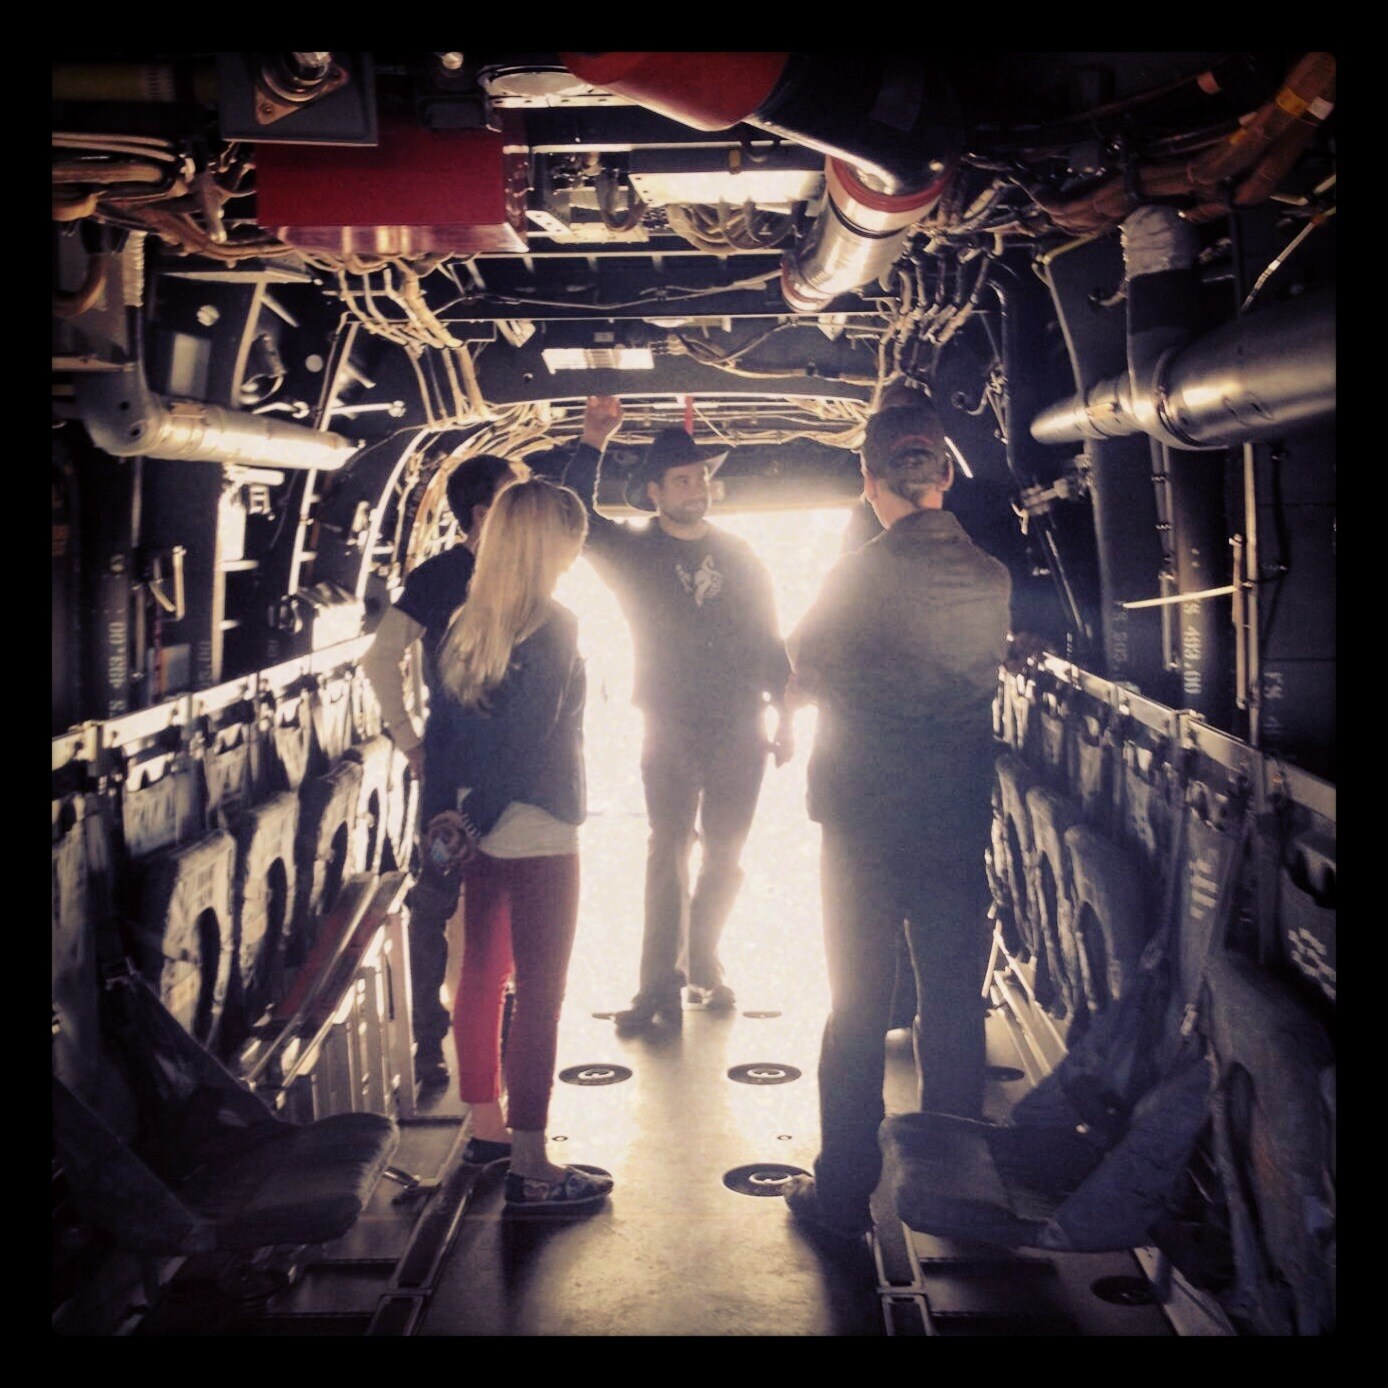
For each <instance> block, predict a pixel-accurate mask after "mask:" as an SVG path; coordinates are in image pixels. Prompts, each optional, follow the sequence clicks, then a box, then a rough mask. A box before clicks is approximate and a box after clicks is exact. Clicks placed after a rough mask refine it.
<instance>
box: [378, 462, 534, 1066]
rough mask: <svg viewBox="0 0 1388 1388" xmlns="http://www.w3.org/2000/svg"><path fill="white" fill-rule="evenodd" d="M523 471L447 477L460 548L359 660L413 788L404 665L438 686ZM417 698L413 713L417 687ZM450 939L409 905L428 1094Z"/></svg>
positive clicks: (417, 576)
mask: <svg viewBox="0 0 1388 1388" xmlns="http://www.w3.org/2000/svg"><path fill="white" fill-rule="evenodd" d="M524 470H525V469H524V466H523V465H521V466H520V467H519V468H518V467H517V465H515V464H512V463H510V462H508V461H507V460H506V459H505V458H499V457H497V456H495V455H494V454H490V453H479V454H477V455H476V456H474V457H471V458H465V459H464V460H463V461H462V462H460V463H459V464H458V465H457V466H456V467H455V468H454V469H453V470H452V471H451V472H450V473H449V474H448V478H447V480H446V482H445V483H444V486H445V489H446V494H447V497H448V509H449V510H450V511H452V512H453V519H454V521H455V523H456V524H457V527H458V542H457V543H456V544H454V545H452V546H450V547H449V548H448V549H445V550H443V551H441V552H440V553H438V554H435V555H433V556H431V557H430V558H428V559H426V560H425V561H424V562H423V563H422V564H419V565H417V566H416V567H415V568H414V569H413V570H411V572H410V574H409V576H408V577H407V578H406V579H405V590H404V592H403V593H401V595H400V596H399V597H398V598H397V599H396V600H395V602H394V604H393V605H392V606H391V607H389V608H387V609H386V612H385V613H384V615H383V616H382V617H381V621H380V625H379V626H377V628H376V636H375V639H374V640H373V641H372V643H371V647H370V649H369V650H368V651H367V653H366V655H365V656H364V657H363V658H362V670H363V672H364V673H365V675H366V677H367V679H368V680H369V681H370V683H371V687H372V689H373V691H374V692H375V695H376V701H377V702H378V703H379V704H380V706H381V720H382V723H383V724H384V726H385V730H386V734H387V736H389V738H390V740H391V741H392V742H393V743H394V744H395V745H396V746H397V747H398V748H399V749H400V751H401V752H402V753H404V756H405V759H406V761H407V762H408V763H409V767H410V771H411V772H412V773H413V775H414V778H415V780H416V781H418V780H420V779H421V778H422V777H423V775H424V740H423V737H422V735H421V733H420V730H419V728H418V727H417V726H416V723H415V719H414V717H413V716H412V715H411V713H410V710H409V706H408V705H409V700H408V698H407V693H406V690H407V685H406V678H405V667H406V659H405V658H406V656H407V655H408V654H410V653H411V652H417V653H418V654H417V655H416V656H415V659H416V661H418V660H419V658H420V656H422V658H423V659H422V671H421V668H420V665H419V664H416V665H415V666H414V667H413V668H414V672H415V673H416V675H417V674H419V673H422V674H423V676H424V681H425V684H426V687H427V688H428V689H430V690H432V689H433V688H434V686H435V684H436V682H437V675H436V671H435V666H434V661H435V656H436V653H437V650H438V645H439V642H440V641H441V640H442V639H443V634H444V632H445V631H447V630H448V624H449V622H451V621H452V620H453V614H454V613H455V612H456V611H457V610H458V608H459V607H461V606H462V604H463V599H464V598H466V597H467V590H468V584H469V583H470V582H471V581H472V571H473V567H474V565H475V563H476V554H477V541H478V539H479V537H480V536H481V534H482V522H483V521H484V520H485V519H486V515H487V508H488V507H489V506H490V505H491V503H492V498H493V497H494V496H495V495H496V493H497V491H498V489H499V488H501V487H503V486H505V485H507V483H509V482H514V481H515V480H516V479H517V477H518V476H519V475H520V473H521V472H523V471H524ZM414 692H415V696H416V699H415V702H416V706H417V707H418V705H419V703H420V702H421V700H420V699H419V697H418V695H419V691H418V687H417V684H416V685H415V687H414ZM447 931H448V917H447V916H444V917H442V918H439V917H438V916H437V915H436V914H435V913H433V912H431V911H429V910H428V909H427V908H423V907H420V906H416V905H415V904H413V903H412V904H411V911H410V984H411V990H412V995H413V1006H412V1011H411V1014H410V1023H411V1028H412V1030H413V1032H414V1039H415V1058H414V1068H415V1078H416V1079H417V1080H418V1081H419V1083H420V1085H422V1086H424V1087H425V1088H433V1087H436V1086H438V1085H445V1084H447V1083H448V1065H447V1062H446V1061H445V1060H444V1058H443V1041H444V1038H445V1037H446V1036H447V1035H448V1029H449V1015H448V1009H447V1008H446V1007H444V1005H443V1001H442V999H441V998H440V996H439V990H440V989H441V988H442V986H443V981H444V973H445V971H446V969H447V967H448V934H447Z"/></svg>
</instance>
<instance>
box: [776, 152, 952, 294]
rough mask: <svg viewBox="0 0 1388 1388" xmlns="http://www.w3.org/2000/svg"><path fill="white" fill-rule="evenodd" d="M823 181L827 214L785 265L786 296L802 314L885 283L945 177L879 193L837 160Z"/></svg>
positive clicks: (827, 165)
mask: <svg viewBox="0 0 1388 1388" xmlns="http://www.w3.org/2000/svg"><path fill="white" fill-rule="evenodd" d="M824 182H825V197H824V209H823V211H822V212H820V214H819V216H818V217H817V218H816V219H815V223H814V227H813V228H812V230H811V231H810V234H809V235H808V236H807V237H806V239H805V241H804V243H803V244H802V245H800V246H797V247H796V248H795V250H793V251H791V252H789V253H788V254H787V255H786V256H785V257H784V259H783V260H782V262H781V292H782V294H783V295H784V296H785V300H786V303H788V304H789V305H790V307H791V308H793V309H795V310H796V312H797V313H813V312H814V311H815V310H817V309H822V308H824V307H825V305H827V304H829V303H830V302H832V301H833V300H834V299H836V298H838V296H839V295H840V294H848V293H851V292H852V291H853V290H855V289H858V288H860V287H861V286H862V285H865V284H871V283H872V281H874V280H876V279H880V278H881V276H882V275H884V274H885V273H886V272H887V271H888V270H889V269H890V268H891V267H892V265H893V264H894V263H895V261H896V258H897V257H898V256H899V255H900V254H901V251H902V247H903V245H904V243H905V241H906V238H907V237H908V236H909V235H910V233H911V228H912V227H913V226H914V225H915V224H916V223H917V222H918V221H920V219H921V218H922V217H923V216H925V214H926V213H927V212H929V210H930V209H931V208H932V207H933V206H934V205H935V203H936V202H937V201H938V200H939V197H940V194H941V193H942V192H943V190H944V185H945V179H944V177H943V175H942V176H941V177H940V178H939V179H937V180H936V181H935V182H934V183H932V184H930V185H929V186H928V187H925V188H920V189H916V190H914V191H912V190H907V191H903V192H898V193H884V192H878V191H877V190H876V189H874V188H872V187H870V186H869V184H868V183H867V182H866V180H865V176H864V175H863V174H862V173H861V172H860V171H855V170H854V169H853V168H852V167H851V166H850V165H848V164H846V163H844V162H843V161H842V160H840V159H833V158H831V159H828V160H826V161H825V166H824Z"/></svg>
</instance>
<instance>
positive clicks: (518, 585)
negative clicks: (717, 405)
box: [422, 478, 612, 1213]
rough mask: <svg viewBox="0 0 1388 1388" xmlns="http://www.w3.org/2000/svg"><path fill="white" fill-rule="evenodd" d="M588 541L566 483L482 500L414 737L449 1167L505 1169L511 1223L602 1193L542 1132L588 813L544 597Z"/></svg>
mask: <svg viewBox="0 0 1388 1388" xmlns="http://www.w3.org/2000/svg"><path fill="white" fill-rule="evenodd" d="M586 530H587V516H586V513H585V511H584V507H583V503H582V502H581V501H580V500H579V498H578V497H577V496H576V495H574V493H573V492H571V491H570V490H568V489H567V488H566V487H561V486H558V485H556V484H555V483H553V482H549V481H545V480H543V479H540V478H534V479H532V480H530V481H526V482H516V483H513V484H512V485H510V486H508V487H506V488H504V489H503V490H502V491H500V492H499V493H498V494H497V496H496V499H495V500H494V501H493V502H492V506H491V510H490V511H489V512H488V514H487V519H486V521H485V522H484V524H483V527H482V536H481V542H480V543H479V545H478V549H477V568H476V572H475V573H474V575H473V579H472V585H471V588H470V589H469V592H468V600H467V602H466V603H464V604H463V606H462V607H461V608H460V609H459V611H458V614H457V615H456V616H455V617H454V619H453V622H452V625H451V626H450V627H449V628H448V632H447V635H446V636H445V637H444V639H443V641H442V643H441V644H440V647H439V652H438V666H439V682H440V690H439V698H438V702H437V704H436V705H435V707H434V708H433V709H432V710H431V712H430V715H429V721H428V724H427V726H426V728H425V734H424V768H425V769H424V803H423V807H422V814H423V818H424V822H425V823H426V825H427V826H428V827H427V829H426V831H425V836H424V850H425V851H424V854H423V857H424V863H425V866H424V869H423V872H422V878H424V879H427V880H428V881H429V882H430V883H431V884H434V885H436V886H438V887H446V886H448V885H452V886H453V889H454V891H455V892H456V890H457V884H459V883H461V886H462V888H463V893H464V895H463V934H464V947H463V965H462V973H461V976H460V978H459V982H458V987H457V989H456V990H455V1001H454V1005H453V1037H454V1043H455V1045H456V1048H457V1057H458V1091H459V1096H460V1097H461V1099H462V1101H463V1102H464V1103H465V1104H467V1105H468V1106H469V1108H470V1110H471V1113H470V1118H471V1123H472V1136H471V1138H470V1140H469V1142H468V1145H467V1148H466V1149H465V1151H464V1160H465V1161H469V1162H474V1163H487V1162H492V1161H501V1160H509V1162H510V1170H509V1172H508V1174H507V1177H506V1197H505V1199H506V1208H507V1210H508V1211H510V1212H513V1213H529V1212H539V1213H546V1212H557V1211H563V1210H573V1209H577V1208H582V1207H586V1206H590V1205H594V1204H596V1203H598V1202H600V1201H601V1200H602V1199H603V1198H604V1197H605V1196H606V1195H607V1193H608V1192H609V1191H610V1190H611V1189H612V1177H611V1176H610V1175H609V1174H608V1173H607V1172H605V1171H601V1170H600V1169H598V1168H596V1167H584V1166H560V1165H557V1164H556V1163H554V1162H552V1161H550V1160H549V1155H548V1149H547V1138H546V1132H545V1129H546V1125H547V1123H548V1117H549V1103H550V1096H551V1093H552V1090H553V1087H554V1066H555V1057H556V1055H557V1050H558V1031H559V1014H560V1007H561V1004H562V1002H563V998H564V990H565V984H566V978H567V974H568V967H569V958H570V954H571V953H572V950H573V943H574V934H575V930H576V927H577V923H578V896H579V859H578V830H579V825H580V824H582V822H583V820H584V818H585V815H586V810H587V805H586V781H585V774H584V764H583V710H584V704H585V697H586V681H585V675H584V665H583V660H582V657H581V656H580V655H579V652H578V623H577V621H576V619H575V618H574V615H573V613H572V612H570V611H569V610H568V609H567V608H566V607H563V606H561V605H560V604H559V603H558V602H556V601H555V600H554V597H553V593H554V588H555V585H556V583H557V582H558V580H559V578H560V576H561V575H562V574H563V573H564V571H565V570H566V569H568V568H569V567H570V566H571V565H572V564H573V562H574V560H575V559H576V558H577V557H578V554H579V551H580V550H581V549H582V547H583V539H584V535H585V533H586ZM512 975H514V979H515V1009H514V1012H513V1015H512V1018H511V1024H510V1030H509V1034H508V1037H507V1044H506V1047H505V1057H504V1064H503V1058H502V1045H501V1032H502V1015H503V1010H504V1004H505V993H506V983H507V979H508V978H509V977H511V976H512ZM503 1070H504V1078H505V1086H504V1088H505V1104H504V1107H503V1103H502V1090H503V1086H502V1078H503Z"/></svg>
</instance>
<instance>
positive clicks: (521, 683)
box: [423, 602, 587, 834]
mask: <svg viewBox="0 0 1388 1388" xmlns="http://www.w3.org/2000/svg"><path fill="white" fill-rule="evenodd" d="M585 693H586V677H585V672H584V666H583V658H582V657H581V656H580V655H579V653H578V623H577V621H576V620H575V619H574V615H573V613H572V612H570V611H569V610H568V609H567V608H566V607H563V606H561V605H560V604H559V603H557V602H551V603H550V613H549V616H548V618H547V620H546V621H545V622H544V624H543V625H542V626H541V627H540V628H539V629H538V630H537V631H535V632H533V633H532V634H531V635H530V636H528V637H526V639H525V640H524V641H522V642H520V644H519V645H517V646H516V648H515V650H514V651H513V652H512V655H511V666H510V669H508V670H507V672H506V675H505V678H504V679H503V680H502V681H501V683H500V684H499V685H498V686H497V687H496V688H495V689H494V690H492V692H491V693H490V694H489V695H488V698H487V708H486V709H485V710H481V709H469V708H464V707H463V706H462V705H461V704H460V703H458V701H457V700H456V699H454V698H453V697H452V696H451V695H449V694H448V693H447V691H446V690H439V691H438V692H437V694H436V699H437V702H436V703H435V704H434V706H433V707H432V708H431V709H430V711H429V721H428V723H427V725H426V726H425V730H424V804H423V822H424V823H426V824H427V823H428V822H429V820H430V819H432V818H433V817H434V816H435V815H436V814H438V813H440V812H441V811H443V810H453V809H457V808H458V792H459V791H460V790H461V789H463V788H464V787H466V788H467V789H468V790H469V791H470V793H469V795H468V796H467V798H466V800H464V802H463V805H462V808H463V809H464V810H466V812H467V814H468V816H469V818H470V819H471V820H472V822H473V824H474V825H476V827H477V830H478V832H479V833H481V834H487V833H489V832H490V831H491V829H492V828H493V826H494V825H495V824H496V821H497V820H498V819H499V818H500V816H501V813H502V811H503V810H504V809H505V808H506V807H507V806H508V805H509V804H511V803H512V802H513V801H516V800H519V801H523V802H524V803H525V804H527V805H538V806H539V807H540V809H542V810H547V811H548V812H549V813H550V814H552V815H553V816H554V817H555V818H556V819H560V820H563V821H564V823H566V824H581V823H583V819H584V816H585V813H586V810H587V804H586V799H585V780H584V767H583V707H584V698H585Z"/></svg>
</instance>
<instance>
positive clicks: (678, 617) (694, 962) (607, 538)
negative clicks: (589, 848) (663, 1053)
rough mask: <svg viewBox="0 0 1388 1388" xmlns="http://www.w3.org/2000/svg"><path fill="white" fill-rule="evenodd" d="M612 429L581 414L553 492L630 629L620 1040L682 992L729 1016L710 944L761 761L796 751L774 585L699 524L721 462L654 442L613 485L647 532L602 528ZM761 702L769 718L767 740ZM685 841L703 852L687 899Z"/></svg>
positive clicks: (747, 556) (676, 441) (617, 415)
mask: <svg viewBox="0 0 1388 1388" xmlns="http://www.w3.org/2000/svg"><path fill="white" fill-rule="evenodd" d="M620 423H621V405H620V403H619V402H618V401H617V400H616V399H614V398H613V397H611V396H594V397H592V398H591V399H590V400H589V402H588V407H587V411H586V413H585V416H584V432H583V436H582V438H581V440H580V441H579V443H578V445H577V447H576V448H575V450H574V452H573V454H572V456H571V458H570V460H569V463H568V466H567V469H566V471H565V473H564V480H565V482H566V483H567V484H568V485H570V486H572V487H573V488H574V490H575V491H577V492H578V494H579V495H580V496H581V497H583V499H584V501H585V503H586V504H587V506H588V543H587V549H586V553H587V555H588V557H589V559H590V560H591V561H592V563H593V567H594V568H595V569H596V570H597V572H598V574H599V575H600V576H601V577H602V578H603V579H604V581H605V582H606V583H607V584H608V585H609V586H610V587H611V588H612V589H613V591H614V592H615V593H616V595H617V599H618V601H619V603H620V604H621V606H622V609H623V611H624V612H625V614H626V617H627V620H628V622H629V623H630V625H631V630H632V638H633V643H634V646H635V657H636V676H635V687H634V689H633V691H632V702H633V703H634V704H635V705H636V706H637V707H638V708H639V709H640V710H641V711H642V713H643V715H644V717H645V739H644V743H643V746H642V751H641V778H642V782H643V784H644V786H645V792H646V812H647V817H648V820H649V823H650V837H649V840H648V844H647V852H646V883H645V903H644V904H645V925H644V931H643V935H642V943H641V968H640V982H639V985H638V989H637V992H636V995H635V996H634V997H633V999H632V1005H631V1007H630V1008H629V1009H627V1010H625V1011H621V1012H618V1013H616V1014H615V1017H616V1022H617V1025H618V1028H619V1029H622V1030H641V1029H644V1028H646V1027H648V1026H650V1025H651V1024H652V1023H653V1022H655V1021H656V1020H657V1019H662V1018H663V1019H664V1020H666V1021H668V1022H671V1023H674V1024H678V1023H679V1022H680V1021H681V1018H682V1008H683V999H682V998H681V989H682V988H684V987H685V985H686V984H687V985H688V999H689V1001H690V1003H691V1004H692V1005H693V1006H696V1007H704V1008H708V1009H711V1010H715V1011H718V1010H728V1009H731V1008H732V1007H733V1006H734V1005H735V1002H736V999H735V995H734V993H733V989H732V987H731V986H730V985H729V984H728V983H727V982H726V981H725V980H724V976H723V965H722V961H721V960H720V958H719V954H718V946H719V942H720V940H721V937H722V934H723V927H724V926H725V925H726V923H727V919H728V916H729V914H730V913H731V911H732V908H733V904H734V902H735V900H736V897H737V893H738V889H739V887H740V885H741V883H742V877H743V873H742V868H741V864H740V860H741V855H742V848H743V845H744V844H745V843H746V841H747V835H748V833H749V831H750V829H751V826H752V816H753V814H754V812H755V810H756V806H757V799H758V796H759V794H760V792H761V782H762V776H763V773H764V771H765V767H766V753H767V750H768V749H770V751H771V752H772V755H773V757H774V760H775V763H776V765H777V766H782V765H784V764H785V762H786V761H787V760H788V759H789V758H790V757H791V755H792V754H793V750H794V742H793V730H792V725H791V719H790V716H789V715H788V714H787V713H786V711H785V709H784V708H783V706H782V694H783V692H784V690H785V685H786V681H787V679H788V678H789V675H790V666H789V664H788V662H787V660H786V654H785V645H784V643H783V641H782V640H781V636H780V630H779V627H778V624H777V621H776V609H775V598H774V594H773V590H772V586H771V576H770V574H769V573H768V572H767V569H766V566H765V565H764V564H763V563H762V562H761V560H760V559H758V558H757V556H756V555H755V554H754V553H753V551H752V549H751V547H750V546H749V545H748V544H747V543H746V542H745V541H744V540H742V539H739V538H738V537H737V536H734V535H730V534H728V533H727V532H726V531H724V530H720V529H719V528H717V527H716V526H713V525H711V524H709V522H708V520H707V518H706V517H707V514H708V509H709V505H710V499H711V493H710V489H709V479H710V477H711V476H712V474H713V473H714V472H715V471H717V469H718V466H719V465H720V464H721V462H722V460H723V457H724V456H725V455H724V454H721V453H720V454H717V455H710V453H709V452H708V450H706V449H701V448H699V447H698V446H696V444H695V443H694V440H693V439H692V438H691V437H690V435H689V434H687V433H686V432H685V431H684V430H683V429H682V428H680V427H679V426H674V427H671V428H668V429H662V430H660V431H659V432H658V433H657V434H656V435H655V437H654V439H653V440H652V442H651V444H650V446H649V447H648V448H647V449H646V451H645V453H644V455H643V456H642V457H641V459H640V461H639V463H638V464H637V465H636V467H634V468H633V469H632V470H631V472H630V474H629V475H628V477H627V479H626V483H625V495H626V499H627V501H628V502H629V503H630V504H631V505H632V506H634V507H635V508H636V509H638V510H642V511H651V512H654V519H653V520H652V521H651V522H650V523H649V524H647V525H636V526H633V525H627V524H625V523H622V522H618V521H613V520H610V519H608V518H607V517H606V516H603V515H601V514H600V513H599V512H598V510H597V509H596V505H595V497H596V495H597V488H598V481H599V469H600V463H601V458H602V452H603V448H604V446H605V444H606V442H607V440H608V438H609V437H610V436H611V435H612V433H613V432H615V430H616V429H617V428H618V427H619V425H620ZM768 704H770V705H772V706H774V707H775V708H776V710H777V724H776V728H775V731H774V733H773V734H772V737H771V739H770V741H768V739H767V735H766V727H765V720H766V711H767V706H768ZM696 829H697V836H698V839H699V841H700V845H701V850H702V852H701V861H700V867H699V875H698V880H697V882H696V883H695V884H694V889H693V891H692V892H691V891H690V890H689V885H688V884H689V860H690V856H691V852H692V849H693V845H694V840H695V837H696Z"/></svg>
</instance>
